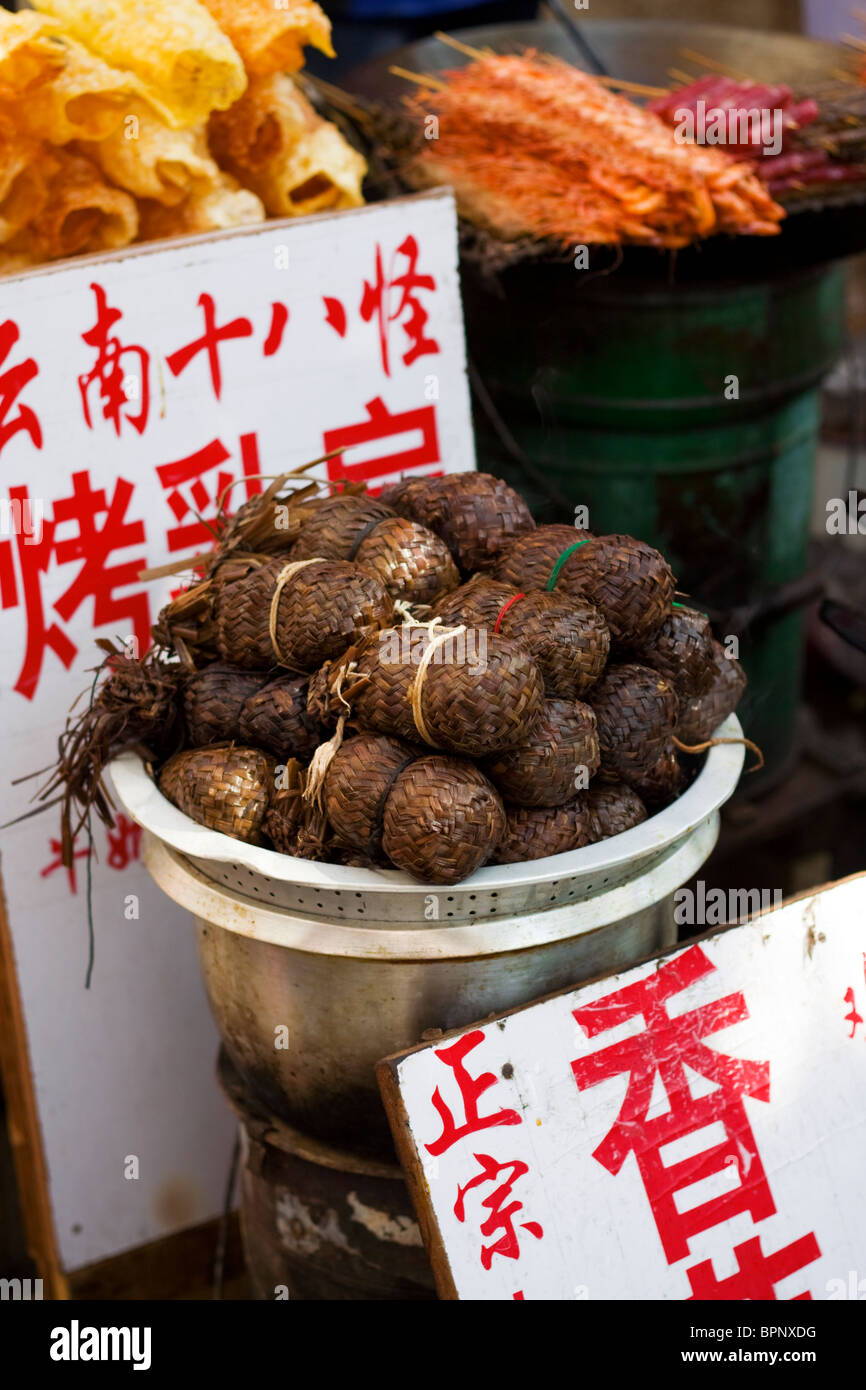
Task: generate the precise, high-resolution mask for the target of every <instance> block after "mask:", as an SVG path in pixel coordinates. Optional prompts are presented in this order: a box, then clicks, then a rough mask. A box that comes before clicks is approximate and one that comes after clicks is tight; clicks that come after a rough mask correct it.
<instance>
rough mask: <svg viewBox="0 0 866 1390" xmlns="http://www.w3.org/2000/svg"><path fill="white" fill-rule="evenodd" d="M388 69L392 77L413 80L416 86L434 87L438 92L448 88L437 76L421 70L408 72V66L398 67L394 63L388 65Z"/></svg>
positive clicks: (407, 80)
mask: <svg viewBox="0 0 866 1390" xmlns="http://www.w3.org/2000/svg"><path fill="white" fill-rule="evenodd" d="M388 71H389V72H390V73H391V74H392V76H394V77H402V78H403V79H404V80H405V81H406V82H414V83H415V84H416V86H418V87H435V88H436V89H437V90H438V91H440V92H445V91H447V90H448V83H447V82H441V81H440V80H439V78H438V77H430V76H429V75H426V74H425V73H423V72H410V71H409V69H408V68H401V67H398V66H397V64H396V63H394V64H392V66H391V67H389V69H388Z"/></svg>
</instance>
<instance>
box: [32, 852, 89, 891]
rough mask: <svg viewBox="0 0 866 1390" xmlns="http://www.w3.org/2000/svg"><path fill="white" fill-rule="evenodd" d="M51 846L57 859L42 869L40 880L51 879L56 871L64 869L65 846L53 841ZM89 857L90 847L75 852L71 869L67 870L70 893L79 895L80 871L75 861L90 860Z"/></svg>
mask: <svg viewBox="0 0 866 1390" xmlns="http://www.w3.org/2000/svg"><path fill="white" fill-rule="evenodd" d="M50 846H51V853H52V854H53V855H55V858H54V859H52V861H51V863H50V864H46V865H45V868H44V869H40V870H39V877H40V878H50V876H51V875H52V874H53V873H54V871H55V869H62V868H63V846H62V844H61V843H60V841H59V840H51V841H50ZM89 856H90V849H89V847H87V848H85V849H76V850H74V851H73V855H72V863H71V864H70V865H69V867H68V868H67V870H66V877H67V879H68V881H69V891H70V893H77V892H78V870H77V869H76V867H75V861H76V859H87V858H89Z"/></svg>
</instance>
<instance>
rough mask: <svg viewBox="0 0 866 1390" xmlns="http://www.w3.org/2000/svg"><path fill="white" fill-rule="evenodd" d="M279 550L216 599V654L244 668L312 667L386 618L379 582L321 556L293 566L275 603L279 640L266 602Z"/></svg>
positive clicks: (279, 563) (388, 609)
mask: <svg viewBox="0 0 866 1390" xmlns="http://www.w3.org/2000/svg"><path fill="white" fill-rule="evenodd" d="M284 564H285V561H284V559H283V557H282V556H280V557H279V558H277V559H274V560H271V561H270V562H269V563H268V564H267V565H264V566H263V567H262V568H260V569H257V570H255V571H253V572H252V573H251V574H249V575H247V576H246V577H245V578H244V579H240V580H238V581H237V583H235V584H231V585H228V586H227V587H226V588H225V589H223V590H221V591H220V593H219V596H218V598H217V601H216V608H215V614H216V636H217V645H218V648H219V652H220V655H221V656H222V657H223V658H224V659H225V660H226V661H231V662H233V663H234V664H235V665H236V666H241V667H244V668H246V669H254V670H255V669H261V668H262V667H268V666H273V665H275V664H279V665H281V666H285V667H287V668H288V669H290V670H293V671H295V672H297V673H301V672H304V671H313V670H315V668H316V667H317V666H321V664H322V663H323V662H324V661H327V660H328V659H329V658H330V657H334V656H338V655H339V654H340V653H341V652H344V651H345V650H346V648H347V647H349V646H351V645H352V643H353V642H356V641H358V639H359V638H361V637H363V636H365V635H366V634H367V633H369V632H372V631H375V630H376V629H377V628H380V627H384V625H385V624H386V623H387V622H389V621H390V620H391V617H392V614H393V604H392V602H391V600H390V598H389V597H388V594H387V593H386V591H385V588H384V586H383V585H382V583H381V581H380V580H378V579H377V578H376V576H375V575H373V574H368V573H367V571H366V570H363V569H361V568H360V567H359V566H358V565H351V564H348V563H347V562H345V561H342V560H323V561H322V562H321V563H319V564H310V565H305V566H304V568H303V569H301V570H297V571H296V572H295V573H294V574H293V575H292V577H291V578H290V579H289V580H288V581H287V583H286V584H285V585H284V587H283V589H282V592H281V594H280V597H279V604H278V607H277V624H276V627H277V646H278V649H279V650H278V652H275V651H274V647H273V643H272V642H271V635H270V630H269V617H270V609H271V601H272V598H273V596H274V593H275V589H276V584H277V580H278V576H279V575H280V573H281V571H282V569H283V566H284Z"/></svg>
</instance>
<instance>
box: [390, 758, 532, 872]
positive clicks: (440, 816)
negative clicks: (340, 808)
mask: <svg viewBox="0 0 866 1390" xmlns="http://www.w3.org/2000/svg"><path fill="white" fill-rule="evenodd" d="M504 833H505V809H504V807H503V805H502V802H501V800H500V798H499V794H498V792H497V791H496V788H495V787H494V786H493V785H492V784H491V783H490V782H488V780H487V778H486V777H485V776H484V775H483V773H481V772H480V771H479V770H478V768H477V767H475V766H474V765H473V764H472V763H470V762H466V761H465V759H462V758H448V757H443V756H442V755H441V754H431V755H430V756H428V757H422V758H418V759H416V760H415V761H414V762H412V763H410V764H409V766H408V767H406V768H404V769H403V771H402V772H401V773H399V774H398V776H397V778H396V779H395V781H394V785H393V787H392V788H391V791H390V792H389V794H388V798H387V801H386V803H385V814H384V824H383V834H382V846H383V849H384V850H385V853H386V854H387V855H388V858H389V859H390V860H391V861H392V863H394V864H396V865H397V867H398V869H405V870H406V872H407V873H410V874H412V875H414V877H415V878H418V879H420V880H421V881H422V882H423V883H441V884H452V883H459V882H460V880H461V879H464V878H468V876H469V875H470V874H473V873H474V872H475V870H476V869H479V868H480V867H481V865H482V864H484V863H486V861H487V860H488V859H489V858H490V856H491V855H492V854H493V853H494V851H495V849H496V847H497V845H498V844H499V841H500V840H501V839H502V836H503V835H504Z"/></svg>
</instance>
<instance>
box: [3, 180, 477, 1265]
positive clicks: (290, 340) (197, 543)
mask: <svg viewBox="0 0 866 1390" xmlns="http://www.w3.org/2000/svg"><path fill="white" fill-rule="evenodd" d="M341 447H343V448H344V449H345V452H344V453H343V454H342V455H341V456H339V457H337V458H334V459H332V460H331V462H330V463H329V464H328V465H327V466H325V465H323V466H321V467H320V468H319V470H318V476H320V477H326V476H329V475H330V476H331V477H337V476H340V477H348V478H350V479H353V480H359V479H362V480H364V481H366V482H367V483H369V484H370V485H371V487H374V488H375V487H376V486H377V485H379V484H380V483H381V482H382V481H383V480H385V479H388V478H391V477H394V476H400V475H401V474H407V473H408V474H411V473H412V472H413V471H418V472H428V473H441V472H447V471H464V470H467V469H472V468H474V466H475V461H474V452H473V441H472V432H471V417H470V404H469V392H468V385H467V380H466V358H465V346H464V337H463V321H462V314H461V306H460V292H459V280H458V266H457V227H456V218H455V212H454V202H453V198H452V196H451V194H450V193H448V192H447V191H446V192H435V193H431V194H425V195H420V196H417V197H411V198H405V199H401V200H397V201H394V202H389V203H383V204H379V205H377V206H371V207H368V208H362V209H358V210H357V211H352V212H343V213H339V214H336V215H327V216H322V217H313V218H307V219H297V220H295V221H291V222H285V221H280V222H271V223H265V224H264V225H262V226H256V227H250V228H244V229H239V230H234V231H232V232H230V233H223V234H219V235H216V236H210V237H207V238H196V239H188V240H186V241H184V242H176V243H171V242H162V243H152V244H149V245H145V246H141V247H134V248H131V249H128V250H125V251H123V252H121V253H118V254H116V255H112V256H105V257H87V258H82V259H79V260H77V261H73V262H67V263H65V264H61V265H57V266H53V267H47V268H45V269H41V270H39V271H35V272H32V273H29V274H27V275H24V276H21V277H17V278H7V279H4V280H3V287H2V303H0V482H2V488H0V650H2V658H3V667H2V669H3V686H4V694H3V726H4V727H3V734H4V742H3V747H4V759H3V774H4V779H3V780H4V785H5V788H6V791H5V795H4V797H3V809H4V815H3V817H2V818H0V819H3V820H8V819H11V818H12V817H13V816H15V815H20V814H21V813H23V812H25V811H27V810H28V809H30V799H29V798H30V796H31V794H32V793H33V791H34V790H35V789H36V788H37V787H38V786H39V780H36V781H31V782H27V783H24V784H23V785H20V786H18V787H17V788H14V789H13V788H12V787H11V783H12V782H13V781H14V780H15V779H18V778H21V777H24V776H25V775H27V774H30V773H33V772H34V771H35V770H38V769H40V768H43V769H44V768H45V767H46V764H48V763H50V761H51V759H52V758H53V757H54V756H55V751H56V746H57V736H58V734H59V733H60V731H61V729H62V727H63V724H64V721H65V719H66V715H67V712H68V710H69V708H70V706H71V705H72V703H73V700H74V699H75V698H76V697H78V696H79V695H80V693H81V692H82V691H83V690H84V689H85V687H87V686H88V685H89V684H90V680H91V676H90V675H89V674H88V672H89V671H91V670H92V669H93V668H94V667H95V666H96V665H97V663H98V662H99V661H100V660H101V658H102V653H101V652H99V651H98V649H97V648H96V646H95V638H96V637H105V638H109V639H113V640H118V639H119V640H120V641H121V642H124V643H130V641H131V640H132V642H135V643H137V644H138V648H137V649H138V651H139V652H143V651H144V650H145V648H146V646H147V645H148V641H149V631H150V625H151V623H152V622H153V620H154V619H155V617H156V614H157V612H158V611H159V609H160V607H161V606H162V604H163V603H164V602H165V601H166V600H167V598H168V596H169V594H170V592H172V591H176V590H177V589H178V588H180V587H182V585H183V583H184V582H185V581H184V580H183V579H181V578H180V577H178V578H175V579H173V580H165V581H160V582H159V583H153V584H147V583H144V582H142V581H141V580H140V579H139V577H138V576H139V573H140V571H142V570H144V569H145V568H149V567H156V566H159V565H161V564H164V563H165V562H166V561H168V560H177V559H180V558H182V557H184V556H192V555H194V554H195V553H196V552H198V551H200V550H202V549H204V548H207V547H208V546H209V545H211V544H212V542H213V530H212V527H213V522H214V518H215V516H216V511H217V504H218V500H219V499H220V497H221V496H222V495H223V494H224V493H225V490H226V489H227V488H228V486H229V484H231V483H233V482H234V481H235V480H236V479H237V480H239V482H240V485H239V486H238V487H236V488H235V489H234V491H233V492H232V493H231V505H232V506H238V505H240V503H242V502H243V501H244V500H245V499H246V498H249V497H251V496H253V495H254V494H255V493H258V492H260V491H262V489H263V488H264V487H266V486H267V482H266V481H263V480H262V478H261V476H260V475H262V474H265V475H268V474H270V475H274V474H278V473H281V472H284V471H287V470H289V469H292V468H294V467H296V466H298V465H300V464H303V463H305V462H307V461H309V460H311V459H315V458H317V457H320V456H322V455H323V454H326V453H328V452H330V451H332V450H335V449H339V448H341ZM309 476H314V475H312V474H311V475H309ZM131 650H135V647H134V646H132V647H131ZM93 831H94V838H93V846H92V847H91V846H90V845H89V844H88V843H87V840H86V838H85V837H83V836H82V837H81V838H80V839H79V840H78V841H77V843H76V859H75V864H74V866H73V868H72V869H71V870H66V869H64V868H63V867H62V865H61V862H60V845H59V843H58V828H57V818H56V811H48V812H46V813H45V814H44V815H42V816H38V817H36V818H34V819H31V820H26V821H24V822H22V823H20V824H18V825H16V826H14V827H12V828H11V829H9V830H7V831H5V832H4V835H3V860H2V871H3V881H4V886H5V894H6V902H7V907H8V914H9V918H10V924H11V934H12V941H13V946H14V953H15V960H16V966H17V974H18V982H19V988H20V992H21V996H22V1002H23V1008H24V1016H25V1020H26V1025H27V1031H28V1044H29V1050H30V1062H31V1067H32V1074H33V1077H34V1081H35V1087H36V1095H37V1102H38V1105H39V1111H40V1120H41V1127H42V1139H43V1143H44V1146H45V1150H46V1156H47V1162H48V1171H49V1176H50V1183H51V1192H52V1200H53V1202H54V1208H55V1213H54V1214H55V1224H56V1227H57V1231H58V1237H59V1243H60V1253H61V1261H62V1263H63V1265H64V1266H65V1267H66V1268H75V1267H77V1266H78V1265H80V1264H83V1263H86V1262H89V1261H92V1260H95V1259H98V1258H100V1257H102V1256H105V1255H106V1254H108V1253H110V1252H111V1251H113V1250H115V1249H122V1248H125V1247H127V1246H130V1245H135V1244H139V1243H142V1242H144V1241H146V1240H148V1239H151V1238H153V1237H154V1236H155V1235H158V1234H162V1233H163V1232H164V1231H166V1230H170V1229H176V1228H178V1227H181V1226H184V1225H189V1224H191V1223H192V1222H193V1221H198V1220H203V1219H205V1218H206V1217H209V1216H212V1215H213V1214H214V1213H215V1212H217V1211H219V1210H220V1207H221V1202H222V1191H223V1188H224V1183H225V1175H226V1167H227V1164H228V1161H229V1158H230V1154H231V1140H230V1132H231V1124H230V1121H229V1117H228V1113H227V1111H226V1110H225V1107H224V1105H223V1102H222V1101H221V1099H220V1098H219V1096H218V1093H217V1091H216V1086H215V1083H214V1081H213V1078H212V1067H213V1057H214V1053H215V1037H214V1034H213V1032H212V1030H211V1025H210V1022H209V1019H208V1018H207V1015H206V1009H205V1006H204V1003H203V996H202V990H201V985H200V982H199V978H198V971H197V966H196V963H195V956H194V946H193V940H192V932H191V930H187V919H186V918H185V917H184V914H183V913H181V912H179V911H178V910H177V909H176V908H175V907H174V906H173V905H172V904H170V903H169V902H168V901H167V900H166V899H165V898H164V897H163V896H162V895H161V894H160V893H159V892H158V891H157V890H156V889H155V888H154V886H153V885H152V883H151V882H150V880H149V878H148V876H147V874H146V873H145V871H144V869H143V867H142V866H141V864H140V862H139V849H140V846H139V831H138V829H137V828H136V827H135V826H134V825H133V824H132V823H131V822H129V821H128V820H127V819H126V818H125V817H124V816H122V815H121V816H119V817H118V821H117V825H116V827H115V829H114V830H112V831H106V830H105V828H104V827H103V826H102V825H101V824H99V823H98V822H96V821H94V827H93ZM88 873H90V874H91V875H92V880H93V906H94V912H93V917H94V927H95V945H96V952H95V962H94V968H93V971H92V979H91V988H90V990H89V991H88V992H85V991H84V989H83V984H84V980H85V975H86V973H87V970H88V926H87V913H86V902H85V884H86V879H87V875H88ZM216 1132H218V1133H219V1134H220V1136H221V1139H220V1142H219V1143H215V1142H214V1136H215V1133H216ZM82 1135H87V1136H88V1144H89V1146H90V1148H89V1152H88V1155H87V1160H86V1162H85V1160H84V1157H83V1156H81V1142H82ZM76 1154H78V1155H79V1156H80V1161H77V1160H76V1159H75V1157H74V1156H75V1155H76ZM127 1156H138V1157H139V1158H140V1160H141V1161H140V1174H141V1176H140V1179H136V1180H135V1181H129V1180H126V1179H125V1170H124V1159H125V1157H127ZM130 1166H134V1165H127V1167H130Z"/></svg>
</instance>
